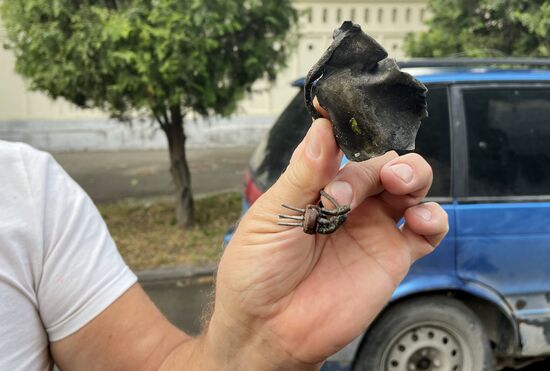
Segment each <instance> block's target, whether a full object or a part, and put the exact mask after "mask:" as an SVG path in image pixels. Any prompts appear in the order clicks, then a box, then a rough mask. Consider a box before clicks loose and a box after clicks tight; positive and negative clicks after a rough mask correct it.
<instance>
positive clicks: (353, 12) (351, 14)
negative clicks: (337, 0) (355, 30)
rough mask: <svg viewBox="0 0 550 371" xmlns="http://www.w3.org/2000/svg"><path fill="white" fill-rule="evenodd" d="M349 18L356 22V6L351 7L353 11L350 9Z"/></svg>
mask: <svg viewBox="0 0 550 371" xmlns="http://www.w3.org/2000/svg"><path fill="white" fill-rule="evenodd" d="M349 19H350V20H351V21H352V22H355V8H351V11H350V14H349Z"/></svg>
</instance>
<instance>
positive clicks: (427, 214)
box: [412, 206, 432, 222]
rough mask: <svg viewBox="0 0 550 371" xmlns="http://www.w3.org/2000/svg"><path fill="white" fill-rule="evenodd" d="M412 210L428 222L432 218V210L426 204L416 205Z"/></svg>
mask: <svg viewBox="0 0 550 371" xmlns="http://www.w3.org/2000/svg"><path fill="white" fill-rule="evenodd" d="M412 211H413V213H415V214H416V215H418V216H419V217H421V218H422V219H424V220H425V221H427V222H429V221H430V220H431V219H432V212H431V211H430V209H428V208H427V207H425V206H416V207H414V208H413V210H412Z"/></svg>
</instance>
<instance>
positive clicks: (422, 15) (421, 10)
mask: <svg viewBox="0 0 550 371" xmlns="http://www.w3.org/2000/svg"><path fill="white" fill-rule="evenodd" d="M425 12H426V11H425V9H420V22H424V15H425V14H424V13H425Z"/></svg>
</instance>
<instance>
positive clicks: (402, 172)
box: [390, 164, 414, 183]
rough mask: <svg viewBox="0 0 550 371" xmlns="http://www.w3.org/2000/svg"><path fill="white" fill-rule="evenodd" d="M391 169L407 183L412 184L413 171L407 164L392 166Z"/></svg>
mask: <svg viewBox="0 0 550 371" xmlns="http://www.w3.org/2000/svg"><path fill="white" fill-rule="evenodd" d="M390 169H392V171H393V172H394V173H395V175H397V176H398V177H399V178H400V179H401V180H402V181H404V182H405V183H410V182H411V180H412V179H413V175H414V174H413V169H412V167H410V166H409V165H407V164H396V165H392V166H390Z"/></svg>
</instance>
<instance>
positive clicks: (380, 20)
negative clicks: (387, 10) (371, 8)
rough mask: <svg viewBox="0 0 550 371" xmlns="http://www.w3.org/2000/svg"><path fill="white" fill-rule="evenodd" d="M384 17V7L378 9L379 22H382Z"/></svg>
mask: <svg viewBox="0 0 550 371" xmlns="http://www.w3.org/2000/svg"><path fill="white" fill-rule="evenodd" d="M383 19H384V10H383V9H382V8H379V9H378V23H382V20H383Z"/></svg>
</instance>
